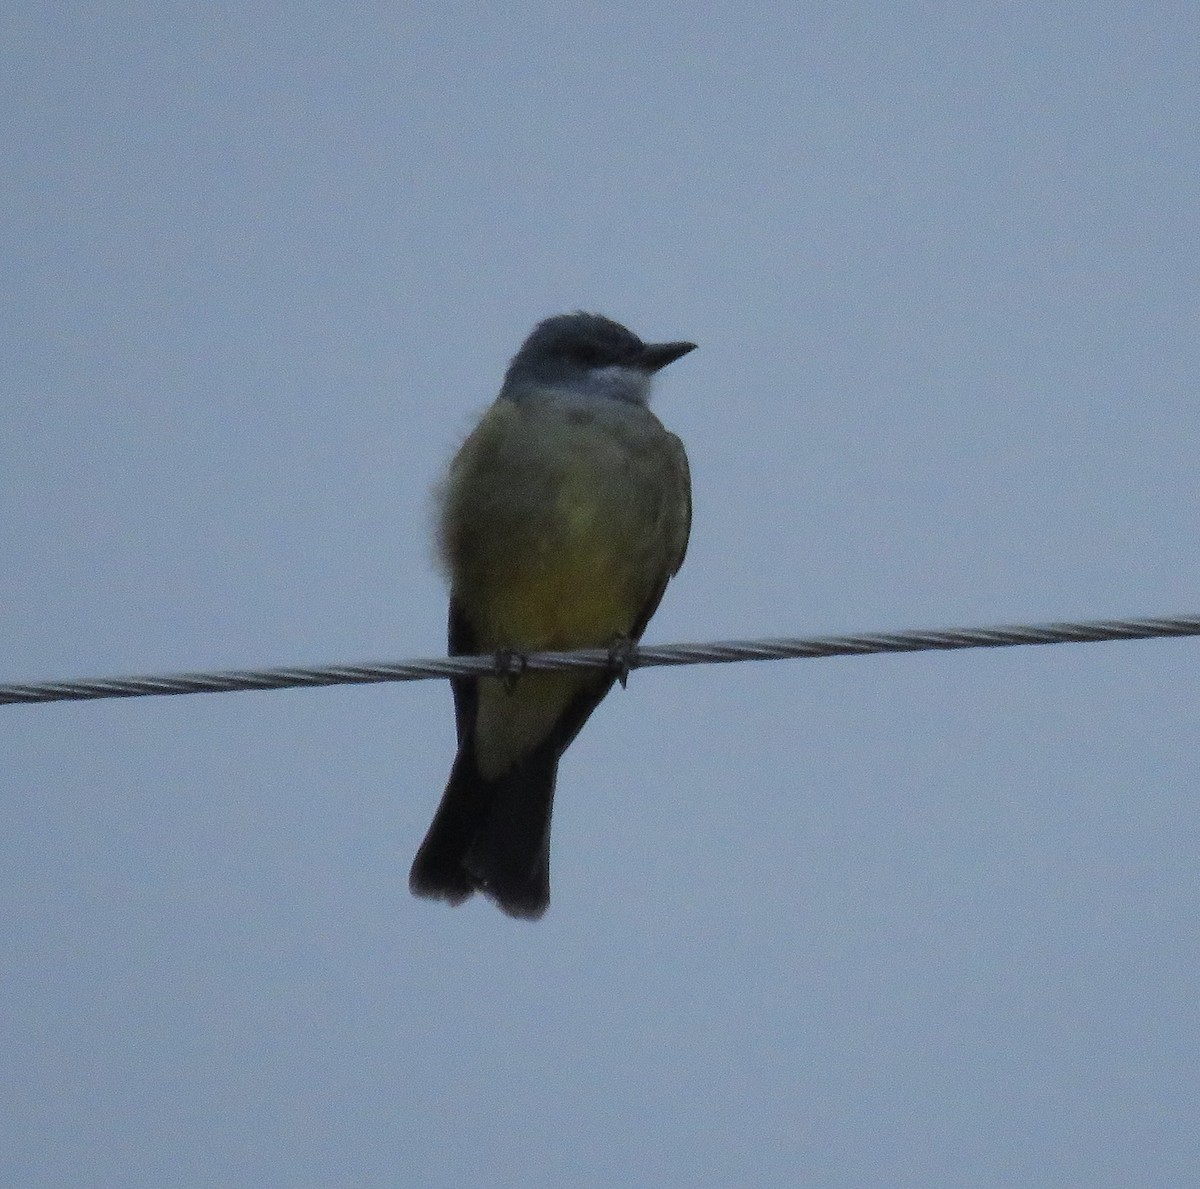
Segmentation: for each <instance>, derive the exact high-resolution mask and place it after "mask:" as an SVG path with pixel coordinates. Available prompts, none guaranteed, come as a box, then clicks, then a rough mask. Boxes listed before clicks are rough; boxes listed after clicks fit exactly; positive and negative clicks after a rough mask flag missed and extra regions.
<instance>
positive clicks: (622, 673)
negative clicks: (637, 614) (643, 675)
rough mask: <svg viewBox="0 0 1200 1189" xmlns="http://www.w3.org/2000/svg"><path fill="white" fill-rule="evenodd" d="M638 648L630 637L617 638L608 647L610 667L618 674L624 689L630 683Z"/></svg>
mask: <svg viewBox="0 0 1200 1189" xmlns="http://www.w3.org/2000/svg"><path fill="white" fill-rule="evenodd" d="M636 648H637V645H636V644H635V643H634V642H633V641H632V640H631V639H630V638H629V637H628V636H617V637H616V638H615V639H614V640H613V642H612V643H611V644H610V645H609V646H608V665H609V668H610V669H612V670H613V671H614V672H615V673H616V675H617V680H618V681H619V682H620V683H621V688H622V689H624V688H625V686H626V684H627V683H628V681H629V670H630V669H632V668H633V657H634V651H635V649H636Z"/></svg>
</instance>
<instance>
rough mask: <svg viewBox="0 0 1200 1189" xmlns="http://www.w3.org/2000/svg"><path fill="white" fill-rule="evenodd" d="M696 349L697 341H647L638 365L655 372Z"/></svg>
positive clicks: (638, 359)
mask: <svg viewBox="0 0 1200 1189" xmlns="http://www.w3.org/2000/svg"><path fill="white" fill-rule="evenodd" d="M695 349H696V344H695V343H647V344H646V345H645V346H644V347H643V348H642V350H641V353H640V354H639V355H638V357H637V366H638V367H640V368H641V369H642V370H643V371H647V372H650V373H651V374H653V373H654V372H657V371H661V370H662V369H663V368H664V367H666V366H667V364H668V363H674V362H675V360H677V359H682V358H683V357H684V356H685V355H686V354H687V353H688V352H689V351H694V350H695Z"/></svg>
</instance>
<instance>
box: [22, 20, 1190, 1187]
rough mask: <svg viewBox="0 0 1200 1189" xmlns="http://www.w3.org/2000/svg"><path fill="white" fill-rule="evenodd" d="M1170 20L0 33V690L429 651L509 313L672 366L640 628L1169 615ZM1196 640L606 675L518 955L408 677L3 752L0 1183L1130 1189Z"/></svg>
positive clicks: (1186, 917)
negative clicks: (470, 896)
mask: <svg viewBox="0 0 1200 1189" xmlns="http://www.w3.org/2000/svg"><path fill="white" fill-rule="evenodd" d="M1198 44H1200V9H1197V7H1196V5H1195V4H1194V3H1183V2H1181V3H1178V4H1169V3H1153V2H1151V3H1136V4H1135V3H1096V2H1095V0H1088V2H1086V3H1084V2H1077V3H1046V2H1045V0H1039V2H1036V3H1034V2H1028V3H1024V2H1014V3H1007V4H977V3H965V2H964V3H932V2H931V3H900V4H896V3H888V4H884V3H861V4H826V3H821V4H801V3H797V2H796V0H791V2H789V3H779V4H753V3H751V4H732V3H731V4H704V3H700V4H696V3H691V4H682V3H659V2H656V0H639V2H637V3H611V4H609V3H604V4H587V5H575V4H567V3H549V2H545V3H520V2H517V3H487V4H485V3H465V2H464V3H452V2H448V3H422V4H414V3H409V2H407V0H399V2H396V0H393V2H391V3H372V2H370V0H368V2H366V3H360V4H355V5H352V6H345V5H337V4H332V3H331V4H317V3H305V4H281V3H280V4H276V3H253V2H251V3H248V4H246V3H238V4H235V3H222V4H218V3H192V4H186V5H185V4H173V3H172V4H164V3H133V2H131V3H123V4H80V3H67V4H53V5H51V4H37V3H29V2H27V0H10V3H9V4H8V5H7V6H6V8H5V11H4V13H3V15H0V87H2V88H3V91H2V93H3V110H4V113H5V119H4V121H3V125H2V131H0V138H2V149H3V158H2V159H3V161H4V169H3V173H4V181H3V186H2V187H0V194H2V197H0V203H2V204H3V206H2V212H0V237H2V238H3V252H4V263H3V266H2V268H0V300H2V302H3V316H2V319H0V339H2V350H3V385H2V389H0V402H2V412H3V422H2V423H3V426H4V432H3V434H0V499H2V512H3V515H2V516H0V558H2V559H3V565H2V566H0V615H2V630H0V680H18V679H27V680H36V679H45V678H69V677H79V676H97V675H107V674H122V673H159V672H173V671H178V670H189V669H206V668H230V667H251V666H264V665H285V664H305V663H312V664H316V663H323V662H335V661H352V660H367V659H400V658H405V657H413V656H430V655H436V654H438V653H440V652H442V651H443V650H444V647H445V644H444V628H445V592H444V590H443V587H442V583H441V579H440V577H439V575H438V573H437V570H436V567H435V565H434V562H433V551H432V546H431V540H430V538H431V534H430V521H431V506H432V501H431V495H430V492H431V489H432V487H433V485H434V484H435V483H436V482H437V480H438V478H439V476H440V475H441V473H442V472H443V470H444V468H445V465H446V463H447V461H448V460H449V458H450V456H451V455H452V453H453V451H454V449H455V448H456V446H457V444H458V442H459V441H460V440H461V438H462V436H463V434H464V433H465V432H466V431H467V430H468V429H469V428H470V426H471V425H472V423H473V420H474V418H476V417H477V416H478V414H479V413H480V411H481V410H482V409H483V408H484V407H485V406H486V405H487V403H488V402H489V401H490V400H491V399H492V397H493V395H494V393H495V391H496V389H497V387H498V384H499V380H500V377H501V375H502V373H503V370H504V368H505V366H506V364H507V362H508V359H509V358H510V356H511V355H512V353H513V352H514V351H515V350H516V348H517V346H518V345H519V344H520V341H521V339H522V338H523V337H524V336H525V334H526V333H527V332H528V330H529V328H530V327H531V326H532V325H533V324H534V323H535V322H536V321H537V320H539V319H540V318H543V317H545V316H547V315H549V314H554V313H558V312H561V311H564V310H571V309H576V308H584V309H589V310H596V311H600V312H603V313H605V314H608V315H610V316H611V317H614V318H616V319H618V320H619V321H622V322H625V323H626V324H628V325H629V326H631V327H632V328H633V329H634V330H635V331H637V332H638V333H639V334H641V335H642V336H643V337H646V338H659V339H665V338H672V339H674V338H687V339H692V340H694V341H695V342H697V343H699V344H700V349H699V350H698V351H696V352H695V353H694V354H692V355H689V356H688V357H687V358H686V359H685V360H682V361H681V362H679V363H678V364H676V365H674V366H672V367H671V368H670V369H668V371H666V372H665V373H663V376H662V378H661V381H660V383H659V386H658V390H657V394H656V399H655V408H656V410H657V412H658V413H659V415H660V416H661V417H662V419H663V420H664V421H665V422H666V423H667V425H668V426H670V427H671V428H672V429H673V430H674V431H675V432H677V433H678V434H679V435H680V436H681V437H682V438H683V439H684V441H685V442H686V444H687V448H688V451H689V454H690V456H691V462H692V472H693V479H694V486H695V520H694V527H693V535H692V542H691V549H690V552H689V556H688V559H687V563H686V565H685V566H684V568H683V571H682V572H681V574H680V576H679V577H678V579H677V580H676V581H675V582H674V583H673V584H672V586H671V588H670V590H669V591H668V593H667V596H666V599H665V600H664V602H663V605H662V607H661V609H660V611H659V613H658V615H657V617H656V618H655V620H654V622H653V623H652V624H651V627H650V629H649V631H648V633H647V636H646V639H647V641H653V642H667V641H674V640H705V639H720V638H731V637H753V636H760V635H800V634H809V633H821V632H835V631H859V630H872V629H891V628H903V627H936V626H943V625H968V624H990V623H998V622H1021V621H1030V620H1045V619H1067V618H1075V617H1078V618H1091V617H1107V616H1118V615H1153V614H1167V613H1172V612H1189V611H1190V612H1195V611H1197V610H1198V609H1200V591H1198V585H1200V584H1198V564H1200V563H1198V553H1197V547H1196V536H1197V525H1198V524H1200V486H1198V484H1197V481H1196V461H1195V460H1196V441H1197V431H1198V430H1200V409H1198V405H1197V387H1198V384H1197V377H1198V373H1200V348H1198V346H1197V343H1198V341H1200V339H1198V331H1200V320H1198V315H1200V301H1198V298H1197V291H1198V288H1197V286H1198V278H1200V249H1198V247H1197V227H1198V226H1200V188H1198V181H1197V179H1198V176H1200V172H1198V171H1200V120H1198V119H1197V111H1198V100H1200V82H1198V80H1200V73H1198V70H1197V45H1198ZM1198 673H1200V642H1197V641H1191V640H1178V641H1155V642H1146V643H1121V644H1091V645H1086V646H1064V647H1055V648H1024V649H1011V650H1006V651H1004V652H1002V653H992V652H965V653H958V654H953V655H938V654H924V655H914V656H896V657H885V658H846V659H838V660H821V661H794V662H777V663H772V664H748V665H740V666H720V667H718V666H710V667H705V668H689V669H679V670H662V669H658V670H652V671H647V672H644V673H637V674H635V675H634V676H633V678H632V679H631V681H630V683H629V688H628V690H627V691H625V692H621V691H619V690H618V691H616V692H615V693H614V695H613V696H612V697H611V698H609V700H608V701H607V702H606V703H605V704H604V705H603V706H602V707H601V709H600V710H599V711H598V712H597V714H596V715H595V717H594V718H593V720H592V721H591V722H590V723H589V725H588V727H587V729H586V730H585V731H584V732H583V734H582V735H581V736H580V738H579V740H578V742H577V743H576V744H575V745H574V746H573V747H572V749H571V750H570V751H569V752H568V753H567V756H566V758H565V760H564V762H563V764H562V767H561V770H560V779H559V796H558V803H557V807H556V814H555V832H554V846H553V860H552V870H553V900H552V904H551V907H550V911H549V913H548V914H547V916H546V917H545V919H544V920H542V921H541V922H540V923H537V924H533V925H531V924H529V923H526V922H519V921H512V920H509V919H507V918H506V917H504V916H502V915H501V914H500V913H499V912H498V911H496V909H495V908H494V907H493V906H492V905H490V904H488V903H486V902H484V901H481V900H478V899H476V900H475V901H473V902H471V903H469V904H467V905H466V906H464V907H462V908H459V909H457V910H452V909H449V908H447V907H446V906H444V905H440V904H431V903H427V902H422V901H416V900H413V899H412V898H410V896H409V895H408V891H407V873H408V866H409V863H410V861H411V858H412V854H413V852H414V850H415V848H416V846H417V844H418V843H419V841H420V839H421V837H422V835H423V833H424V830H425V828H426V826H427V824H428V821H429V819H430V817H431V815H432V812H433V809H434V807H435V805H436V803H437V800H438V797H439V796H440V794H441V791H442V787H443V785H444V782H445V778H446V775H447V772H448V770H449V765H450V761H451V759H452V755H453V747H454V744H453V726H452V716H451V709H450V695H449V690H448V689H447V687H446V686H445V684H444V683H442V682H432V681H431V682H424V683H419V684H410V685H389V686H371V687H362V688H352V689H326V690H309V691H288V692H273V693H253V694H252V693H242V694H224V695H205V696H198V697H183V698H161V699H145V700H140V701H132V702H129V701H106V702H95V703H83V704H63V705H46V706H17V707H0V750H2V755H0V766H2V772H3V777H2V790H0V791H2V796H3V800H2V802H0V804H2V805H3V817H2V823H3V824H2V827H0V897H2V899H0V997H2V998H0V1067H2V1068H3V1069H4V1070H5V1071H6V1076H5V1077H4V1078H3V1079H0V1135H2V1136H3V1139H2V1141H0V1183H3V1184H5V1185H11V1186H14V1187H21V1189H24V1187H27V1186H28V1187H41V1186H103V1187H108V1186H116V1187H125V1186H130V1187H134V1186H136V1187H145V1189H161V1187H162V1186H166V1185H170V1186H187V1187H192V1186H196V1187H202V1186H203V1187H207V1186H230V1187H238V1186H247V1187H251V1186H252V1187H275V1186H278V1187H281V1189H289V1187H305V1189H307V1187H310V1186H311V1187H345V1189H355V1187H359V1186H397V1185H403V1186H408V1185H412V1186H422V1187H423V1186H431V1187H441V1186H445V1187H452V1186H453V1187H461V1186H463V1185H488V1186H495V1187H510V1186H511V1187H513V1189H516V1187H523V1189H543V1187H545V1189H551V1187H558V1186H580V1187H582V1189H593V1187H595V1189H600V1187H602V1186H615V1185H646V1186H655V1187H658V1186H675V1185H678V1186H689V1187H691V1186H695V1187H702V1189H708V1187H712V1189H723V1187H728V1186H734V1185H763V1186H775V1185H778V1186H796V1185H805V1186H810V1185H811V1186H821V1187H846V1189H852V1187H854V1189H857V1187H862V1186H878V1187H880V1189H885V1187H893V1186H906V1187H907V1186H911V1187H913V1189H943V1187H944V1189H961V1187H962V1186H983V1187H992V1186H995V1187H1002V1186H1003V1187H1008V1186H1014V1185H1020V1186H1047V1187H1051V1186H1052V1187H1055V1189H1057V1187H1063V1186H1078V1187H1079V1189H1085V1187H1086V1189H1106V1187H1112V1189H1118V1187H1120V1189H1124V1187H1127V1186H1131V1185H1137V1186H1139V1187H1142V1186H1146V1187H1162V1189H1178V1187H1180V1186H1182V1185H1186V1184H1190V1183H1193V1182H1194V1181H1195V1179H1196V1176H1197V1170H1198V1168H1200V1128H1198V1127H1197V1124H1196V1104H1197V1101H1198V1100H1200V1051H1198V1050H1200V1039H1198V1038H1200V1011H1198V1008H1197V1003H1198V998H1197V986H1198V984H1200V946H1198V942H1197V921H1198V920H1200V881H1198V869H1200V857H1198V854H1197V850H1198V845H1197V840H1198V839H1200V798H1198V797H1197V779H1196V772H1197V762H1196V759H1197V752H1196V748H1197V738H1198V735H1200V703H1198V699H1197V692H1198V683H1200V678H1198Z"/></svg>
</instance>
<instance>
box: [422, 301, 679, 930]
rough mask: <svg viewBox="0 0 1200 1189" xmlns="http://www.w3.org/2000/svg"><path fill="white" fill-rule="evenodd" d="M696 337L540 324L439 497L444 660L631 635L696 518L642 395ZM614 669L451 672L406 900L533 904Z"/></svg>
mask: <svg viewBox="0 0 1200 1189" xmlns="http://www.w3.org/2000/svg"><path fill="white" fill-rule="evenodd" d="M695 347H696V344H695V343H690V342H662V343H647V342H643V341H642V340H641V339H640V338H639V337H638V336H637V335H636V334H634V333H633V332H632V331H631V330H628V329H627V328H626V327H624V326H622V325H621V324H620V323H618V322H614V321H613V320H612V319H610V318H606V317H604V316H603V315H600V314H591V313H584V312H582V311H577V312H575V313H569V314H559V315H557V316H555V317H552V318H547V319H545V320H544V321H542V322H539V323H538V324H537V326H535V327H534V329H533V331H532V332H531V333H530V334H529V336H528V338H526V339H525V341H524V343H523V344H522V346H521V348H520V349H519V350H518V352H517V353H516V355H514V356H513V358H512V361H511V363H510V364H509V366H508V370H507V372H506V373H505V376H504V381H503V384H502V386H501V388H500V393H499V395H498V396H497V397H496V400H495V402H494V403H493V404H492V405H491V407H490V408H489V409H488V410H487V412H486V413H484V415H483V417H482V419H481V420H480V422H479V424H478V425H477V426H476V427H475V429H474V430H473V431H472V432H471V433H470V434H469V435H468V437H467V438H466V440H465V441H464V442H463V444H462V447H461V448H460V449H459V451H458V453H457V454H456V455H455V457H454V459H453V461H452V462H451V464H450V468H449V473H448V475H447V476H446V478H445V480H444V482H443V483H442V484H440V486H439V488H438V489H437V492H436V498H437V507H438V516H437V540H438V555H439V559H440V561H441V564H442V567H443V569H444V571H445V573H446V576H447V578H448V581H449V586H450V608H449V626H448V639H449V652H450V655H452V656H462V655H477V654H495V655H497V656H498V657H502V656H508V657H510V658H511V657H514V656H519V655H521V654H524V653H528V652H535V651H543V650H569V649H574V648H604V647H607V648H610V649H613V650H620V649H621V648H623V647H624V648H627V647H628V645H630V644H632V643H634V642H636V641H637V640H639V639H640V638H641V635H642V633H643V631H644V630H645V628H646V624H647V623H648V622H649V620H650V617H651V616H652V615H653V614H654V612H655V610H656V609H657V607H658V605H659V602H660V600H661V599H662V597H663V592H664V591H665V590H666V587H667V583H668V582H669V580H670V579H671V578H672V577H674V576H675V574H676V573H678V571H679V568H680V566H681V565H682V564H683V560H684V555H685V553H686V552H687V544H688V536H689V534H690V531H691V519H692V495H691V476H690V472H689V468H688V459H687V454H686V452H685V451H684V448H683V443H682V442H681V441H680V440H679V438H678V437H676V436H675V435H674V434H673V433H670V432H669V431H668V430H667V429H666V428H665V427H664V426H663V424H662V422H661V421H659V419H658V418H657V417H656V416H655V414H654V413H653V412H651V410H650V408H649V399H650V394H651V387H652V382H653V379H654V377H655V375H656V374H657V373H658V372H659V371H661V369H662V368H664V367H666V366H667V365H668V364H670V363H673V362H675V361H676V360H678V359H681V358H682V357H683V356H684V355H686V354H688V352H690V351H693V350H694V349H695ZM617 655H618V651H614V656H617ZM616 676H617V673H616V671H615V670H614V669H606V670H600V669H593V670H580V671H575V672H555V673H545V672H541V673H538V672H532V673H521V674H519V675H518V676H516V677H515V678H511V677H510V678H502V677H499V676H496V677H492V676H487V677H457V678H454V679H452V681H451V687H452V693H453V699H454V716H455V728H456V736H457V743H458V751H457V754H456V755H455V758H454V763H453V766H452V768H451V771H450V777H449V781H448V782H447V785H446V789H445V792H444V793H443V795H442V799H441V801H440V803H439V805H438V808H437V811H436V813H435V815H434V818H433V822H432V824H431V825H430V827H429V831H428V833H427V834H426V836H425V839H424V841H423V842H422V844H421V846H420V848H419V850H418V851H417V855H416V858H415V860H414V861H413V865H412V870H411V872H410V875H409V887H410V889H411V891H412V892H413V893H414V894H415V895H417V896H421V897H426V898H430V899H436V900H443V901H447V902H449V903H450V904H452V905H454V904H461V903H462V902H463V901H464V900H466V899H467V898H468V897H470V896H471V895H472V894H473V893H475V892H481V893H482V894H483V895H485V896H486V897H489V898H490V899H491V900H492V901H494V902H495V904H496V905H497V906H498V907H499V908H500V909H501V910H502V911H503V912H505V913H507V914H508V915H509V916H511V917H517V918H525V919H529V920H536V919H538V918H539V917H541V916H542V915H543V914H544V913H545V911H546V908H547V906H548V905H549V902H550V817H551V812H552V809H553V802H554V789H555V781H556V778H557V772H558V763H559V760H560V759H561V758H562V755H563V752H564V751H565V750H566V749H567V747H568V746H569V745H570V743H571V742H572V740H573V739H574V738H575V737H576V735H578V733H579V731H580V729H581V728H582V727H583V725H584V723H586V722H587V720H588V717H589V716H590V715H591V713H592V711H593V710H595V709H596V707H597V705H599V703H600V701H601V700H602V699H603V698H604V696H605V694H607V693H608V691H609V689H610V688H611V687H612V684H613V682H614V680H615V679H616Z"/></svg>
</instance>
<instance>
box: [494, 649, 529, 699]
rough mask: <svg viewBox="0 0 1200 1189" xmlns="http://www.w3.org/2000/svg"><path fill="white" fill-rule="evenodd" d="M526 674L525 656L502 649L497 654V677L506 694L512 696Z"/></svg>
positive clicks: (511, 650)
mask: <svg viewBox="0 0 1200 1189" xmlns="http://www.w3.org/2000/svg"><path fill="white" fill-rule="evenodd" d="M524 672H525V656H524V654H523V653H520V652H514V651H513V649H511V648H501V649H499V650H498V651H497V653H496V676H498V677H499V678H500V681H501V684H502V685H503V686H504V692H505V693H506V694H511V693H512V692H513V690H514V689H515V688H516V685H517V681H518V680H519V679H520V676H521V674H522V673H524Z"/></svg>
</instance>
